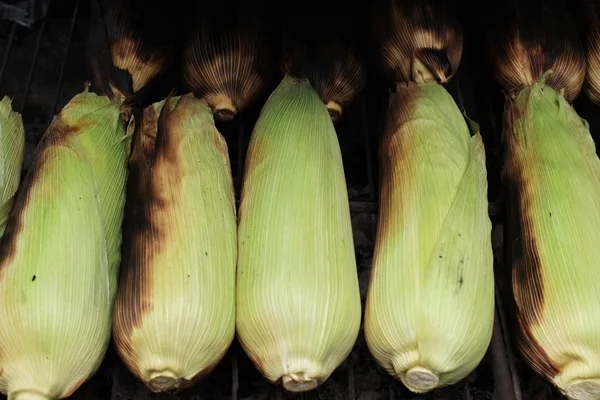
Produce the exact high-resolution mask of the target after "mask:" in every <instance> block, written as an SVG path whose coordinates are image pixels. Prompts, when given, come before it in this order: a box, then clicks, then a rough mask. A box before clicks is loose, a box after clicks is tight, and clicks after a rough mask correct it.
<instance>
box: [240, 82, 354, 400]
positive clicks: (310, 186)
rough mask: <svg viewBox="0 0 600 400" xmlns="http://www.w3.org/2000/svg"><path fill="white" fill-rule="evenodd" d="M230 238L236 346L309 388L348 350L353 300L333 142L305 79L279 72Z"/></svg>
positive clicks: (255, 136) (281, 379) (277, 377)
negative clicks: (233, 239) (234, 258)
mask: <svg viewBox="0 0 600 400" xmlns="http://www.w3.org/2000/svg"><path fill="white" fill-rule="evenodd" d="M238 242H239V243H238V252H239V257H238V281H237V282H238V288H237V319H236V323H237V332H238V337H239V339H240V342H241V344H242V346H243V348H244V350H245V351H246V353H247V354H248V356H249V357H250V359H251V360H252V361H253V363H254V365H255V366H256V367H257V369H258V370H259V371H260V373H261V374H262V375H263V376H265V377H266V378H267V379H268V380H269V381H271V382H273V383H281V384H282V385H283V387H284V388H285V389H287V390H289V391H295V392H299V391H307V390H311V389H314V388H315V387H316V386H318V385H319V384H321V383H322V382H324V381H325V380H326V379H327V378H328V377H329V376H330V375H331V373H332V372H333V371H334V370H335V369H336V368H337V367H338V366H339V365H340V364H341V363H342V361H344V359H345V358H346V357H347V356H348V354H349V353H350V351H351V350H352V347H353V345H354V342H355V341H356V338H357V335H358V331H359V327H360V318H361V315H360V314H361V305H360V295H359V289H358V277H357V272H356V260H355V256H354V245H353V238H352V226H351V223H350V210H349V202H348V193H347V189H346V182H345V178H344V169H343V164H342V158H341V153H340V148H339V144H338V141H337V137H336V133H335V129H334V127H333V124H332V122H331V119H330V117H329V115H328V113H327V109H326V108H325V106H324V105H323V102H322V101H321V100H320V98H319V96H318V95H317V94H316V92H315V91H314V90H313V89H312V88H311V86H310V84H309V82H308V81H307V80H296V79H294V78H292V77H290V76H287V75H286V76H285V77H284V79H283V81H282V82H281V84H280V85H279V87H278V88H277V89H276V90H275V92H273V94H271V96H270V98H269V100H268V101H267V103H266V105H265V106H264V108H263V110H262V112H261V115H260V117H259V119H258V121H257V123H256V126H255V128H254V131H253V133H252V138H251V141H250V147H249V150H248V156H247V160H246V170H245V176H244V183H243V191H242V198H241V204H240V214H239V227H238Z"/></svg>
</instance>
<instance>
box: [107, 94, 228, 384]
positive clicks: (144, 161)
mask: <svg viewBox="0 0 600 400" xmlns="http://www.w3.org/2000/svg"><path fill="white" fill-rule="evenodd" d="M130 166H131V180H130V187H129V196H128V198H129V199H130V201H131V205H130V207H128V210H127V214H126V222H125V226H126V227H128V228H127V229H128V231H126V236H125V243H124V259H123V271H122V281H121V285H120V289H119V294H118V297H117V302H116V306H115V316H114V338H115V344H116V348H117V351H118V352H119V354H120V356H121V358H122V359H123V361H124V362H125V364H126V365H127V366H128V368H129V369H130V370H131V372H132V373H133V374H134V375H135V376H136V377H137V378H138V379H140V380H141V381H143V382H144V384H146V385H147V386H148V387H149V388H150V389H151V390H153V391H154V392H173V391H177V390H180V389H183V388H185V387H188V386H191V385H193V384H194V383H195V382H197V381H198V380H199V379H200V378H202V377H203V376H206V375H207V374H208V373H209V372H210V371H211V370H212V369H213V368H214V367H215V366H216V365H217V364H218V362H219V361H220V360H221V358H222V357H223V356H224V355H225V352H226V351H227V349H228V348H229V346H230V344H231V342H232V340H233V336H234V333H235V267H236V255H237V248H236V214H235V196H234V192H233V183H232V179H231V169H230V165H229V158H228V152H227V145H226V143H225V140H224V139H223V137H222V136H221V134H220V133H219V131H218V130H217V129H216V127H215V125H214V120H213V116H212V112H211V110H210V108H209V107H208V105H207V104H206V102H205V101H203V100H198V99H196V98H195V97H194V96H193V94H188V95H186V96H183V97H174V98H167V100H166V101H161V102H159V103H155V104H154V105H152V106H150V107H148V108H146V109H145V110H144V114H143V119H142V124H141V131H140V132H139V133H138V135H137V139H136V143H135V145H134V151H133V154H132V157H131V160H130Z"/></svg>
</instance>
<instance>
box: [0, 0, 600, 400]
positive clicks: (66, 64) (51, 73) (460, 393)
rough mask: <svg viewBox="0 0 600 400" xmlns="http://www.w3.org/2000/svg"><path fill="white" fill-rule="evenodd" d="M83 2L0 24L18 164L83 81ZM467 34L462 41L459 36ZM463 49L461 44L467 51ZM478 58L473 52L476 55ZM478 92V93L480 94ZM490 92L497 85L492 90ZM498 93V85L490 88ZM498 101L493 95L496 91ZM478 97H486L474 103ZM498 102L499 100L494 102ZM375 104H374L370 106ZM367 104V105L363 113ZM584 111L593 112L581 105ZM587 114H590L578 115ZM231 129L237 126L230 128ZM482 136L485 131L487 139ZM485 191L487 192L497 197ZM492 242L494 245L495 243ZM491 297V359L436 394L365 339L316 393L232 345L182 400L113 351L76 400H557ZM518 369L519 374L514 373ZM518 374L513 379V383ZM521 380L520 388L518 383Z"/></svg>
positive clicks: (360, 157) (238, 139)
mask: <svg viewBox="0 0 600 400" xmlns="http://www.w3.org/2000/svg"><path fill="white" fill-rule="evenodd" d="M87 14H88V10H87V5H86V4H84V2H81V1H80V0H64V1H60V2H59V1H54V2H53V3H52V4H51V7H50V10H49V18H47V19H44V20H42V21H41V22H40V23H39V24H37V25H34V27H33V28H28V27H25V26H21V25H19V24H18V23H17V22H10V21H0V54H2V55H3V56H2V64H1V66H0V95H9V96H10V97H12V98H13V99H14V100H13V107H14V108H15V109H16V110H19V111H20V112H21V113H22V114H23V119H24V123H25V127H26V131H27V156H26V161H25V168H27V167H28V166H29V164H30V162H31V156H32V153H33V150H34V148H35V145H36V144H37V142H38V140H39V139H40V137H41V135H42V134H43V132H44V130H45V129H46V128H47V126H48V124H49V122H50V121H51V119H52V117H53V115H54V114H55V113H56V112H57V111H58V110H60V108H62V107H63V106H64V105H65V104H66V103H67V102H68V101H69V99H70V98H71V97H72V96H73V95H75V94H76V93H78V92H80V91H81V90H82V89H83V82H84V81H85V80H86V78H88V77H87V76H85V71H86V67H85V61H84V44H85V43H84V42H85V36H86V34H87V22H88V20H87ZM465 36H466V37H467V38H468V37H469V35H465ZM467 48H468V47H467ZM473 57H477V55H475V56H473ZM470 61H472V60H469V59H468V57H465V60H464V61H463V62H462V63H461V69H460V72H459V75H458V77H457V79H456V80H455V81H454V82H453V84H452V85H451V87H450V92H451V93H452V95H453V96H454V98H455V99H457V102H458V103H459V105H460V107H461V108H464V109H467V110H469V112H470V115H471V117H473V119H475V120H477V121H479V122H480V123H481V124H482V134H483V135H484V141H485V142H486V147H488V148H491V150H489V149H488V153H489V154H488V159H489V160H491V161H489V163H491V166H490V168H489V175H490V182H491V183H490V186H491V187H492V186H493V184H492V181H493V179H494V178H493V176H494V174H496V172H497V169H498V168H497V167H496V168H494V167H493V163H494V159H495V158H499V155H498V154H496V153H494V151H496V150H494V149H497V147H498V143H497V142H498V132H499V130H500V122H499V121H500V120H499V112H501V110H502V107H501V101H498V99H496V101H495V103H494V99H493V96H490V95H489V93H488V94H487V95H483V96H482V95H481V92H480V93H478V91H477V88H476V86H477V85H478V83H477V82H474V81H473V80H472V79H471V77H472V76H476V74H474V68H477V66H475V67H472V66H471V65H470V64H469V62H470ZM483 89H485V87H484V88H483ZM492 90H494V89H492ZM496 91H497V89H496ZM369 96H370V95H369V93H368V92H367V93H366V94H365V95H363V96H362V98H361V99H360V100H359V101H357V102H356V103H355V104H354V105H353V106H352V109H351V110H349V112H348V113H347V114H346V115H347V117H345V119H344V120H343V123H342V125H341V126H340V127H339V128H338V135H339V137H340V146H341V148H342V152H343V154H344V163H345V168H346V175H347V181H348V188H349V194H350V200H351V212H352V222H353V228H354V234H355V244H356V255H357V263H358V266H359V276H360V280H361V296H362V297H363V300H364V296H365V294H366V283H367V282H368V275H369V270H370V263H371V255H372V252H373V241H374V238H375V226H376V218H375V214H376V212H377V170H378V168H377V162H376V160H377V132H379V130H380V129H379V128H378V127H377V125H378V123H377V121H378V120H379V119H378V117H377V115H378V114H377V112H375V111H374V110H372V109H371V108H373V109H374V108H376V107H375V106H376V104H377V102H376V101H372V98H371V97H369ZM498 97H500V95H499V92H498ZM479 99H484V100H483V102H480V101H479ZM500 100H501V99H500ZM373 104H375V105H373ZM369 106H372V107H369ZM588 112H593V110H592V109H590V108H589V106H588ZM584 116H585V117H587V115H584ZM253 123H254V120H252V118H246V119H242V120H241V121H240V122H236V123H233V124H231V125H229V126H228V127H227V128H225V129H224V135H225V136H226V138H227V141H228V143H229V146H230V151H231V154H230V156H231V162H232V167H233V171H234V174H235V175H236V176H235V181H236V186H237V187H238V188H239V183H240V181H241V176H242V173H243V163H244V155H245V151H246V147H247V143H248V139H249V136H250V132H251V128H252V124H253ZM236 124H237V125H236ZM486 132H487V134H486ZM496 195H497V194H496ZM496 195H494V194H493V195H492V196H496ZM490 210H491V214H492V219H493V221H494V235H495V237H496V238H498V237H500V238H501V237H502V225H501V220H500V218H499V215H498V214H499V212H498V209H497V207H491V208H490ZM498 243H500V244H499V245H498ZM496 244H497V245H496V249H495V250H497V251H496V264H497V265H496V269H497V271H500V273H499V274H498V275H500V276H501V275H503V274H505V272H503V271H504V266H503V257H502V251H501V248H502V245H501V240H500V242H497V241H496ZM497 281H498V282H499V283H497V285H498V290H497V293H496V300H497V312H496V324H495V327H494V336H493V339H492V344H491V346H490V349H489V351H488V355H487V356H486V358H485V359H484V361H483V362H482V364H481V365H480V367H479V368H478V369H477V370H476V371H475V373H473V374H472V375H471V376H470V377H469V378H467V379H466V380H465V381H464V382H461V383H459V384H457V385H454V386H452V387H449V388H443V389H440V390H437V391H435V392H434V393H431V394H428V395H422V396H417V395H414V394H411V393H409V392H408V391H407V390H406V389H404V388H403V387H402V385H400V384H399V383H398V382H397V381H396V380H394V379H391V378H390V377H389V376H388V375H387V374H386V373H385V372H384V371H383V370H381V369H380V368H379V367H378V366H377V365H376V363H375V361H374V360H373V358H372V357H371V356H370V354H369V353H368V351H367V348H366V345H365V343H364V338H363V337H362V335H361V336H360V337H359V340H358V343H357V345H356V347H355V349H354V351H353V353H352V354H351V356H350V357H349V358H348V360H347V361H346V362H345V363H344V364H343V365H342V366H341V367H340V368H339V369H338V370H337V371H336V372H335V373H334V374H333V376H332V377H331V378H330V379H329V380H328V381H327V382H326V383H324V384H323V385H322V386H321V387H320V388H318V389H317V390H315V391H313V392H310V393H306V394H300V395H292V394H289V393H285V392H284V391H283V390H281V389H279V388H277V387H274V386H272V385H270V384H268V383H267V382H266V381H265V380H264V379H263V378H262V377H260V376H259V375H258V373H257V372H256V371H255V369H254V368H253V367H252V365H251V363H250V361H249V360H248V359H247V358H246V356H245V355H244V353H243V352H242V351H241V349H240V347H239V345H238V344H237V343H236V344H234V346H233V347H232V349H231V350H230V353H229V355H228V356H227V357H226V359H225V360H224V361H223V362H222V363H221V364H220V365H219V367H218V368H217V369H216V370H215V371H214V372H213V373H212V374H211V375H210V377H209V378H207V379H206V381H205V382H204V383H202V384H200V385H199V386H198V387H197V388H195V389H192V390H190V391H188V392H185V393H182V394H181V395H179V396H167V395H153V394H151V393H150V392H148V391H147V390H146V389H145V388H144V387H143V385H141V384H140V383H138V382H136V381H135V380H134V379H133V377H132V376H131V375H130V374H129V373H128V372H127V371H126V369H125V367H124V366H123V365H122V364H121V363H120V361H119V360H118V357H117V356H116V355H115V353H114V351H113V350H112V348H111V349H109V352H108V355H107V357H106V359H105V361H104V363H103V365H102V367H101V369H100V371H99V372H98V373H97V374H96V375H95V376H94V377H93V378H92V379H91V380H90V381H89V382H88V383H86V384H85V385H84V386H83V387H82V388H81V389H80V390H79V391H78V392H77V393H76V394H75V395H74V396H73V398H74V399H86V400H100V399H102V400H106V399H110V400H117V399H122V400H125V399H136V400H137V399H171V398H173V399H175V398H179V399H213V400H219V399H232V400H238V399H243V400H254V399H257V400H258V399H262V400H267V399H287V398H297V399H303V400H304V399H306V400H308V399H336V400H337V399H340V400H342V399H343V400H350V399H352V400H355V399H359V400H377V399H386V400H387V399H389V400H408V399H439V400H441V399H445V400H453V399H467V400H470V399H474V400H478V399H482V400H483V399H492V398H494V399H498V400H511V399H514V400H528V399H540V400H541V399H548V400H550V399H559V398H561V397H560V396H559V395H558V394H557V393H556V392H555V391H554V389H552V388H551V386H550V385H549V384H547V383H546V382H544V381H543V380H541V379H540V378H537V377H535V376H534V375H533V374H531V372H529V371H528V370H527V369H525V368H523V367H522V366H521V365H520V364H519V363H518V362H517V361H516V359H515V356H514V355H513V352H512V350H511V340H510V338H509V337H510V335H509V328H508V327H509V325H510V323H509V319H508V318H507V316H506V315H505V311H504V308H503V306H504V305H506V304H503V303H507V300H505V297H504V296H502V295H501V293H504V292H505V288H503V287H502V286H503V285H506V283H505V282H504V283H503V279H502V278H501V277H499V278H498V279H497ZM517 371H518V372H517ZM519 378H520V379H519ZM519 380H521V384H519ZM0 397H1V396H0Z"/></svg>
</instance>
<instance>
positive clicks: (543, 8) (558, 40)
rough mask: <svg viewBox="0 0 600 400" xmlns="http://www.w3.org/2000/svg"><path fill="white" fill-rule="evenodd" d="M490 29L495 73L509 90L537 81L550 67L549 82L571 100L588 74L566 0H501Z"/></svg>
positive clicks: (547, 81)
mask: <svg viewBox="0 0 600 400" xmlns="http://www.w3.org/2000/svg"><path fill="white" fill-rule="evenodd" d="M495 7H496V8H495V9H494V10H493V12H492V14H493V15H494V16H495V17H494V21H493V23H492V28H491V29H490V34H489V38H488V39H489V44H490V45H489V46H488V48H489V49H490V56H491V58H492V67H493V68H494V69H495V73H494V76H495V78H496V80H497V82H498V83H499V84H500V85H501V86H502V87H503V88H504V90H506V91H507V92H516V91H519V90H521V89H523V88H524V87H526V86H530V85H533V84H534V83H535V82H537V81H538V80H539V79H540V78H541V77H542V75H543V74H544V73H545V72H546V71H548V70H552V71H553V73H552V74H551V75H550V76H549V77H548V79H547V80H546V84H547V85H548V86H550V87H552V88H554V89H555V90H557V91H561V90H564V96H565V98H566V99H567V100H568V101H573V100H574V99H575V98H576V97H577V96H578V95H579V92H580V91H581V87H582V85H583V82H584V79H585V69H586V68H585V58H584V52H583V46H582V44H581V41H580V39H579V37H578V34H577V31H576V30H575V26H574V24H573V21H572V20H571V18H570V16H569V14H568V12H567V9H566V5H565V3H564V2H563V1H562V0H550V1H544V0H527V1H524V0H502V1H501V2H500V3H498V4H496V6H495Z"/></svg>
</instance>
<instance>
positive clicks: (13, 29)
mask: <svg viewBox="0 0 600 400" xmlns="http://www.w3.org/2000/svg"><path fill="white" fill-rule="evenodd" d="M16 31H17V23H16V22H13V23H12V26H11V27H10V34H9V36H8V43H7V44H6V49H5V50H4V55H3V56H2V67H0V85H1V84H2V78H3V77H4V71H5V69H6V63H7V62H8V56H9V55H10V49H11V48H12V44H13V41H14V39H15V32H16Z"/></svg>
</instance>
